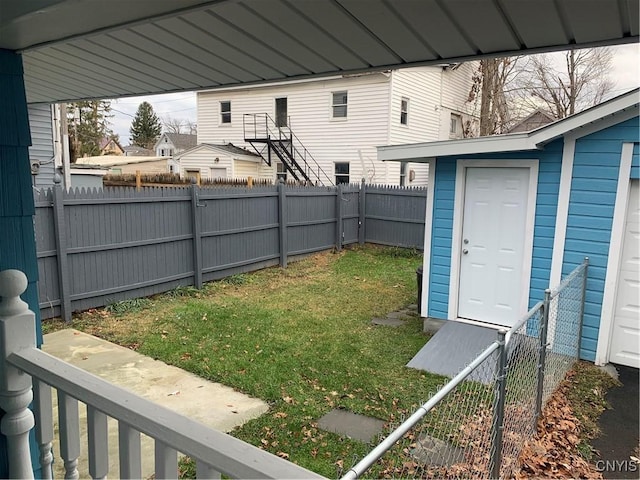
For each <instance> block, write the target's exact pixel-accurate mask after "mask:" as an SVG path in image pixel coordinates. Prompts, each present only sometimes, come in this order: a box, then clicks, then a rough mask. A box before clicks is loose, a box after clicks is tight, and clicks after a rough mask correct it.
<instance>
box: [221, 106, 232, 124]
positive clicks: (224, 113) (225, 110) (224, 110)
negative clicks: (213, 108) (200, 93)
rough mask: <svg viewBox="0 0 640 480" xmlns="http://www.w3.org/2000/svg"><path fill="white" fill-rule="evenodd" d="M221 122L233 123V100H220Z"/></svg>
mask: <svg viewBox="0 0 640 480" xmlns="http://www.w3.org/2000/svg"><path fill="white" fill-rule="evenodd" d="M220 123H231V102H230V101H225V102H220Z"/></svg>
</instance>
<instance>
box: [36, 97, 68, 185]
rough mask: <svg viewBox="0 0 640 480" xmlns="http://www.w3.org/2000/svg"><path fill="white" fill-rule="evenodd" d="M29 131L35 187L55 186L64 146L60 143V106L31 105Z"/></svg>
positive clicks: (60, 167) (60, 169)
mask: <svg viewBox="0 0 640 480" xmlns="http://www.w3.org/2000/svg"><path fill="white" fill-rule="evenodd" d="M28 113H29V129H30V131H31V146H30V147H29V160H30V161H31V175H32V179H33V186H34V187H36V188H47V187H51V186H53V175H54V173H56V170H57V171H59V172H61V171H62V164H63V161H62V158H63V157H62V151H63V149H62V144H61V141H60V137H61V135H60V125H59V118H60V108H59V106H58V105H45V104H36V105H29V107H28Z"/></svg>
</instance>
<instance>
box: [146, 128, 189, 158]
mask: <svg viewBox="0 0 640 480" xmlns="http://www.w3.org/2000/svg"><path fill="white" fill-rule="evenodd" d="M195 146H196V136H195V135H191V134H188V133H163V134H162V135H160V138H158V141H157V142H156V144H155V146H154V147H153V149H154V150H155V152H156V156H157V157H173V156H174V155H178V154H180V153H182V152H184V151H185V150H188V149H190V148H192V147H195Z"/></svg>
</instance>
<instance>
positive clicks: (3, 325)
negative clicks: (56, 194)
mask: <svg viewBox="0 0 640 480" xmlns="http://www.w3.org/2000/svg"><path fill="white" fill-rule="evenodd" d="M27 285H28V283H27V277H26V276H25V275H24V273H22V272H20V271H19V270H5V271H3V272H0V299H1V301H0V408H2V409H3V410H4V411H5V412H6V413H5V414H4V416H3V417H2V421H1V422H0V431H2V433H3V434H4V435H5V436H6V437H7V456H8V457H7V458H8V459H9V476H10V477H11V478H33V468H32V466H31V451H30V448H29V430H31V429H32V428H33V426H34V419H33V413H32V412H31V410H29V408H28V407H29V404H30V403H31V400H32V399H33V393H32V391H31V377H30V376H29V375H26V374H25V373H24V372H22V371H20V370H18V369H17V368H15V367H12V366H11V365H10V364H9V363H8V362H7V359H8V358H9V357H10V355H11V354H12V353H14V352H18V351H20V350H23V349H27V348H35V347H36V330H35V316H34V314H33V312H31V311H29V308H28V306H27V304H26V303H25V302H23V301H22V300H21V299H20V295H21V294H22V293H24V291H25V290H26V289H27Z"/></svg>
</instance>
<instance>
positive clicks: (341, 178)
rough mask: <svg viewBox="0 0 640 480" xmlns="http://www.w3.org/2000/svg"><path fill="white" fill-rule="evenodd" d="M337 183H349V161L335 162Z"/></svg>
mask: <svg viewBox="0 0 640 480" xmlns="http://www.w3.org/2000/svg"><path fill="white" fill-rule="evenodd" d="M335 173H336V185H339V184H341V183H349V162H337V163H336V164H335Z"/></svg>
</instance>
